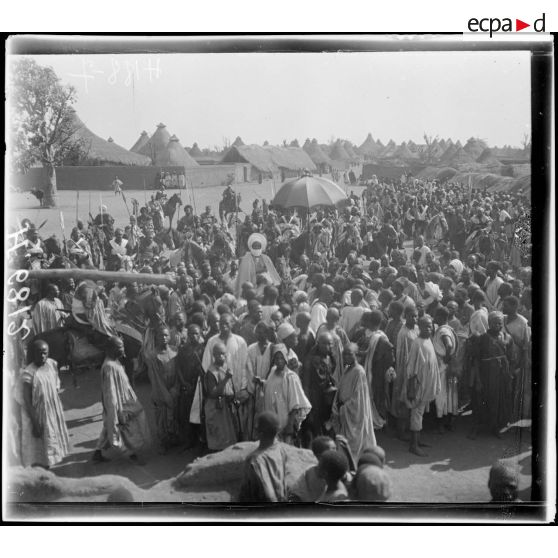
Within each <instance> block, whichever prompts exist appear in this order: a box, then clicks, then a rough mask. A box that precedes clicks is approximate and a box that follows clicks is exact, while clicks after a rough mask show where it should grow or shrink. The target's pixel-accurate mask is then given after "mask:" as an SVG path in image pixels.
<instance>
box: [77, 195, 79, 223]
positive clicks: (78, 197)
mask: <svg viewBox="0 0 558 558" xmlns="http://www.w3.org/2000/svg"><path fill="white" fill-rule="evenodd" d="M78 207H79V190H77V191H76V225H77V222H78V221H79V219H78Z"/></svg>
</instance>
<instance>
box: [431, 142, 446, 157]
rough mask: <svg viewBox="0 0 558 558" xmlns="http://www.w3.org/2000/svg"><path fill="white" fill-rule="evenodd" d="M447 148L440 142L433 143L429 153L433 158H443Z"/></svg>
mask: <svg viewBox="0 0 558 558" xmlns="http://www.w3.org/2000/svg"><path fill="white" fill-rule="evenodd" d="M444 151H445V149H444V148H443V147H442V146H441V145H440V143H439V142H436V143H432V145H431V146H430V150H429V154H430V157H431V158H432V159H441V158H442V156H443V155H444Z"/></svg>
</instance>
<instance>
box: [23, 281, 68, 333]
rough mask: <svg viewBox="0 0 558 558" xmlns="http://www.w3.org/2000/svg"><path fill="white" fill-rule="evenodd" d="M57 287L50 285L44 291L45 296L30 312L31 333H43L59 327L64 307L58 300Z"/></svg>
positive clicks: (58, 292) (63, 314)
mask: <svg viewBox="0 0 558 558" xmlns="http://www.w3.org/2000/svg"><path fill="white" fill-rule="evenodd" d="M59 296H60V291H59V290H58V287H57V286H56V285H54V284H53V283H51V284H50V285H48V287H47V289H46V296H45V298H42V299H41V300H39V302H37V304H36V305H35V307H34V308H33V310H32V311H31V318H32V320H33V331H34V332H35V334H39V333H43V332H45V331H49V330H51V329H55V328H57V327H60V326H61V325H62V322H63V318H64V316H65V314H66V313H65V311H64V305H63V304H62V301H61V300H60V298H58V297H59Z"/></svg>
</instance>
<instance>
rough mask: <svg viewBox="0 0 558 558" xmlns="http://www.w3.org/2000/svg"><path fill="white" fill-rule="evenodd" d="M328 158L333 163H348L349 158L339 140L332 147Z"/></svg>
mask: <svg viewBox="0 0 558 558" xmlns="http://www.w3.org/2000/svg"><path fill="white" fill-rule="evenodd" d="M329 158H330V159H332V160H333V161H342V162H343V161H350V160H351V156H350V155H349V154H348V153H347V151H346V149H345V147H344V146H343V144H342V143H341V141H340V140H337V141H336V142H335V144H334V145H333V149H332V150H331V152H330V154H329Z"/></svg>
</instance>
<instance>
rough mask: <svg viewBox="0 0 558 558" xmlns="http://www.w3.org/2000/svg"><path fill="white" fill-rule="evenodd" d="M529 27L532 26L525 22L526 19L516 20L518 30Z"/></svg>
mask: <svg viewBox="0 0 558 558" xmlns="http://www.w3.org/2000/svg"><path fill="white" fill-rule="evenodd" d="M527 27H531V25H530V24H529V23H525V22H524V21H521V20H520V19H516V20H515V30H516V31H521V30H522V29H525V28H527Z"/></svg>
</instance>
